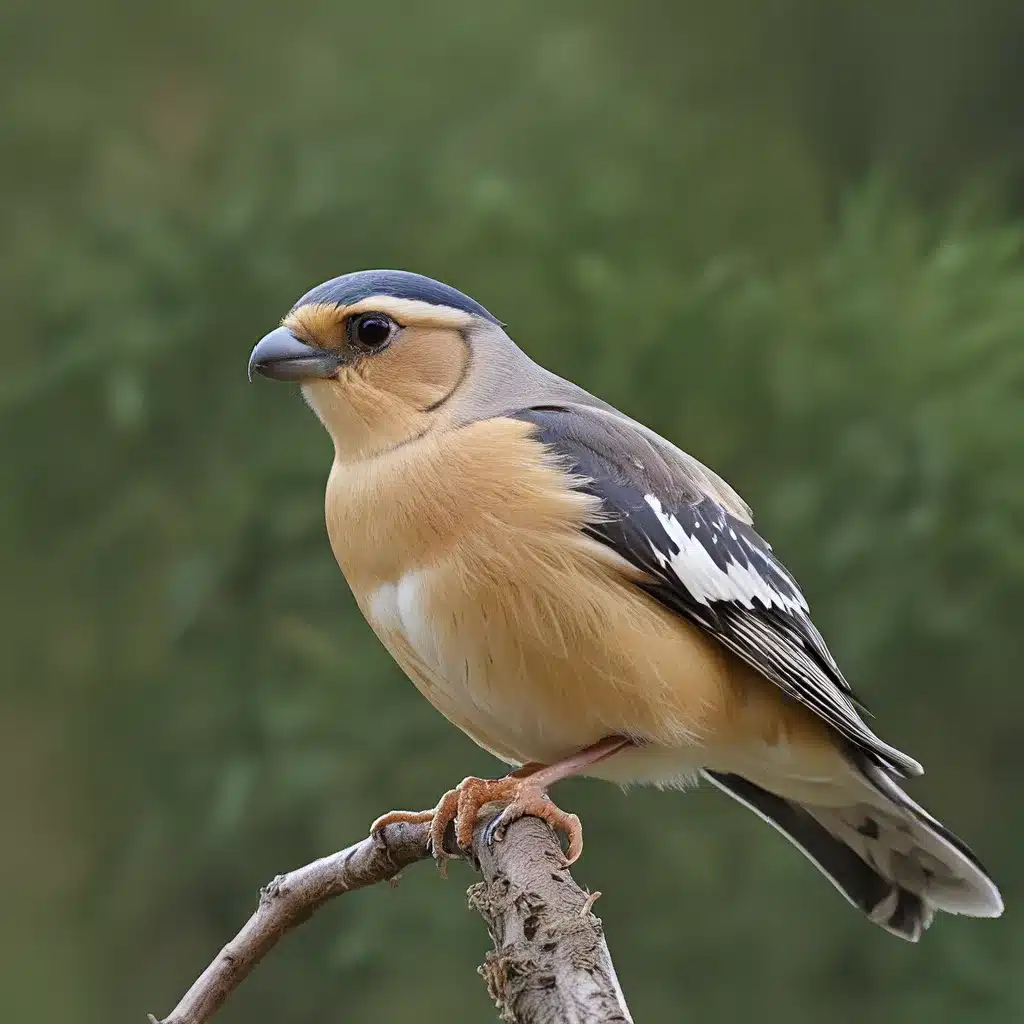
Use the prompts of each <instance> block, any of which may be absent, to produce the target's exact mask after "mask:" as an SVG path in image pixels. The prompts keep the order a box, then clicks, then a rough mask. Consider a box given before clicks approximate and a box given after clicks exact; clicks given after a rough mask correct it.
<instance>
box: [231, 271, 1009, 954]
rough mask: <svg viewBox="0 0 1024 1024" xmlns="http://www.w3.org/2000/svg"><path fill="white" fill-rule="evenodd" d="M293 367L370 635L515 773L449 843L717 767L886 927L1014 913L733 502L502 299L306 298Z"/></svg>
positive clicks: (283, 339)
mask: <svg viewBox="0 0 1024 1024" xmlns="http://www.w3.org/2000/svg"><path fill="white" fill-rule="evenodd" d="M254 371H255V372H256V373H259V374H262V375H263V376H265V377H271V378H274V379H276V380H286V381H297V382H299V383H300V384H301V387H302V391H303V393H304V395H305V398H306V400H307V402H308V403H309V405H310V406H311V407H312V408H313V410H314V412H315V413H316V414H317V416H318V417H319V418H320V420H321V422H322V423H323V425H324V427H325V428H326V429H327V431H328V433H329V434H330V436H331V438H332V440H333V442H334V451H335V454H334V464H333V466H332V468H331V473H330V478H329V480H328V483H327V495H326V518H327V528H328V533H329V536H330V541H331V546H332V548H333V550H334V555H335V557H336V559H337V561H338V564H339V566H340V567H341V570H342V572H343V573H344V574H345V578H346V579H347V580H348V583H349V585H350V586H351V588H352V592H353V593H354V595H355V598H356V601H357V602H358V604H359V607H360V609H361V611H362V612H363V614H364V615H365V617H366V619H367V621H368V622H369V624H370V625H371V627H372V628H373V630H374V632H375V633H376V634H377V636H378V637H379V638H380V640H381V641H382V642H383V644H384V646H385V647H386V648H387V649H388V651H390V653H391V655H392V656H393V657H394V659H395V660H396V661H397V662H398V664H399V665H400V666H401V667H402V669H403V670H404V671H405V672H406V674H407V675H408V676H409V678H410V679H411V680H412V681H413V683H415V685H416V687H417V688H418V689H419V690H420V692H421V693H422V694H423V695H424V696H425V697H426V698H427V699H428V700H429V701H430V702H431V703H432V704H433V705H434V707H436V708H437V709H438V710H439V711H440V712H441V713H442V714H443V715H444V716H445V717H446V718H448V720H449V721H451V722H452V723H454V724H455V725H457V726H458V727H459V728H460V729H462V730H463V731H464V732H465V733H466V734H467V735H469V736H470V737H471V738H472V739H473V740H475V741H476V743H478V744H479V745H480V746H481V747H483V748H485V749H486V750H488V751H490V752H491V753H492V754H494V755H496V756H497V757H499V758H500V759H501V760H503V761H505V762H507V763H508V764H510V765H514V766H516V768H517V770H515V771H513V772H512V773H511V774H509V775H507V776H506V777H504V778H502V779H495V780H484V779H477V778H468V779H465V780H464V781H463V782H462V783H461V784H460V785H459V786H457V787H456V788H455V789H454V790H452V791H450V792H449V793H447V794H445V796H444V797H442V799H441V801H440V803H439V804H438V805H437V807H436V808H434V809H433V810H430V811H424V812H407V811H393V812H391V813H390V814H388V815H385V816H384V817H383V818H381V819H378V821H377V822H376V823H375V827H381V826H383V825H384V824H386V823H388V822H390V821H396V820H406V821H410V820H412V821H431V822H432V825H431V833H432V837H433V839H434V849H435V850H438V851H439V850H440V849H441V843H440V837H441V836H443V833H444V830H445V827H446V826H447V825H448V824H450V823H451V822H452V821H453V820H455V824H456V833H457V836H458V840H459V842H460V843H461V844H462V845H463V846H468V845H469V843H470V842H471V839H472V832H473V827H474V824H475V821H476V817H477V812H478V810H479V809H480V807H481V806H482V805H483V804H484V803H488V802H491V801H498V800H500V801H503V802H505V803H506V804H507V806H506V808H505V810H504V811H503V812H502V814H501V815H500V816H499V817H498V818H497V819H496V823H495V826H494V828H493V835H494V836H495V837H496V838H500V837H501V836H502V834H503V832H504V829H505V828H507V826H508V824H509V823H510V822H511V821H513V820H515V819H516V818H517V817H520V816H522V815H524V814H534V815H538V816H539V817H542V818H544V819H545V820H547V821H548V822H549V823H550V824H551V825H552V826H555V827H558V828H560V829H563V830H564V831H565V832H566V833H567V834H568V837H569V847H568V858H567V859H568V861H569V862H571V861H572V860H574V859H575V858H576V857H577V856H579V853H580V851H581V849H582V833H581V828H580V822H579V819H578V818H577V817H576V816H575V815H571V814H566V813H565V812H564V811H562V810H560V809H559V808H558V807H556V806H555V804H554V803H553V802H552V801H551V800H550V798H549V797H548V796H547V792H546V791H547V788H548V787H549V786H550V785H551V784H552V783H554V782H556V781H558V780H559V779H564V778H566V777H568V776H571V775H586V776H591V777H596V778H600V779H606V780H610V781H612V782H616V783H620V784H625V783H653V784H655V785H658V786H676V785H679V786H681V785H685V784H687V783H689V782H691V781H693V780H697V779H699V778H703V779H705V780H707V781H708V782H710V783H712V784H713V785H715V786H717V787H718V788H719V789H721V790H722V791H723V792H725V793H727V794H729V796H731V797H733V798H734V799H736V800H738V801H739V802H740V803H742V804H744V805H746V806H747V807H749V808H750V809H751V810H752V811H754V813H755V814H758V815H759V816H760V817H762V818H763V819H764V820H765V821H767V822H769V824H771V825H773V826H775V828H777V829H778V830H779V831H780V832H782V833H783V834H784V835H785V836H786V837H787V838H788V839H789V840H790V841H791V842H793V843H794V844H795V845H796V846H797V847H798V848H799V849H801V850H802V851H803V852H804V853H805V854H806V855H807V856H808V857H809V858H810V859H811V860H812V861H813V862H814V863H815V864H816V865H817V867H818V868H819V869H820V870H821V871H822V872H823V873H824V874H825V875H826V876H827V877H828V878H829V880H830V881H831V882H832V883H833V885H835V886H836V888H837V889H839V891H840V892H841V893H843V895H844V896H845V897H846V898H847V899H848V900H849V901H850V902H851V903H852V904H854V906H856V907H859V908H860V909H861V910H862V911H863V912H864V913H865V914H866V915H867V916H868V917H869V918H870V919H871V920H872V921H874V922H875V923H876V924H878V925H881V926H882V927H883V928H885V929H886V930H888V931H890V932H892V933H893V934H894V935H898V936H900V937H902V938H904V939H910V940H912V941H914V940H917V939H918V938H919V937H920V935H921V933H922V931H923V930H924V929H925V928H927V927H928V925H929V923H930V922H931V920H932V917H933V916H934V913H935V911H936V910H937V909H938V910H945V911H948V912H950V913H954V914H968V915H972V916H976V917H996V916H998V915H999V914H1000V913H1001V912H1002V908H1003V904H1002V900H1001V898H1000V895H999V891H998V889H997V888H996V886H995V884H994V883H993V882H992V880H991V879H990V877H989V876H988V874H987V873H986V872H985V869H984V868H983V867H982V866H981V864H980V863H979V862H978V860H977V859H976V858H975V856H974V855H973V854H972V853H971V851H970V850H969V849H968V847H967V846H966V845H965V844H964V843H963V842H961V840H959V839H958V838H957V837H956V836H955V835H953V833H952V832H950V831H949V830H948V829H947V828H946V827H945V826H943V825H942V824H940V823H939V822H938V821H937V820H936V819H935V818H933V817H932V816H931V815H930V814H928V812H927V811H925V810H924V809H923V808H921V807H920V806H918V804H916V803H915V802H914V801H913V800H912V799H911V798H910V797H909V796H907V794H906V793H904V791H903V790H902V789H901V788H900V785H899V782H898V780H899V779H901V778H906V777H908V776H914V775H919V774H921V771H922V768H921V766H920V765H919V764H918V763H917V761H915V760H914V759H913V758H911V757H908V756H907V755H906V754H904V753H902V752H901V751H899V750H897V749H896V748H895V747H892V746H890V745H889V744H888V743H886V742H884V741H883V740H882V739H880V738H879V737H878V736H876V735H875V733H874V732H872V730H871V729H870V728H869V727H868V726H867V725H866V724H865V722H864V719H863V718H862V716H861V713H860V708H859V705H858V703H857V699H856V697H855V696H854V694H853V692H852V691H851V688H850V686H849V684H848V683H847V682H846V680H845V679H844V678H843V675H842V673H841V672H840V670H839V667H838V666H837V664H836V662H835V660H834V659H833V657H832V655H831V654H830V653H829V651H828V648H827V647H826V646H825V642H824V640H823V639H822V637H821V635H820V634H819V633H818V631H817V629H816V628H815V627H814V625H813V624H812V622H811V619H810V617H809V614H808V608H807V602H806V600H805V599H804V595H803V594H802V593H801V591H800V588H799V587H798V586H797V584H796V582H795V580H794V579H793V577H792V576H791V575H790V573H789V572H788V571H787V570H786V568H785V567H784V566H783V565H782V563H781V562H780V561H779V560H778V559H777V558H776V556H775V555H774V554H773V552H772V549H771V547H770V545H769V544H767V543H766V542H765V541H764V540H762V539H761V537H760V536H759V535H758V534H757V533H756V532H755V531H754V529H753V527H752V525H751V516H750V510H749V508H748V507H747V505H746V504H744V502H743V501H742V500H741V499H740V497H739V496H738V495H737V494H736V492H735V491H734V490H733V489H732V488H731V487H730V486H729V485H728V484H727V483H725V482H724V481H723V480H722V479H721V478H720V477H718V476H716V475H715V474H714V473H713V472H712V471H711V470H709V469H707V468H705V467H704V466H703V465H701V463H699V462H698V461H697V460H696V459H694V458H692V457H691V456H689V455H687V454H686V453H684V452H682V451H680V450H679V449H678V448H677V447H675V446H674V445H673V444H671V443H670V442H668V441H666V440H665V439H664V438H662V437H660V436H659V435H657V434H656V433H654V432H653V431H652V430H649V429H648V428H647V427H645V426H643V425H642V424H640V423H638V422H636V421H635V420H632V419H630V418H629V417H628V416H625V415H623V414H622V413H620V412H619V411H618V410H616V409H614V408H612V407H611V406H610V405H607V404H606V403H604V402H602V401H601V400H600V399H597V398H595V397H593V396H592V395H590V394H588V393H587V392H586V391H584V390H583V389H582V388H579V387H577V386H576V385H574V384H571V383H569V382H568V381H565V380H563V379H561V378H559V377H557V376H555V375H554V374H553V373H550V372H549V371H548V370H545V369H543V368H542V367H541V366H539V365H537V364H536V363H535V362H533V361H532V360H531V359H530V358H529V357H528V356H527V355H526V354H525V353H524V352H522V351H521V350H520V349H519V348H518V347H517V346H516V345H515V343H514V342H513V341H512V340H511V338H510V337H509V336H508V335H507V334H506V333H505V331H504V329H503V327H502V324H501V323H500V322H499V321H498V320H497V319H496V318H495V317H494V316H492V315H491V314H490V313H489V312H488V311H487V310H486V309H484V307H483V306H481V305H480V304H479V303H477V302H475V301H474V300H473V299H471V298H469V297H468V296H466V295H463V294H462V293H461V292H459V291H456V290H455V289H454V288H451V287H449V286H447V285H444V284H441V283H439V282H437V281H433V280H430V279H429V278H426V277H421V276H419V275H418V274H412V273H408V272H404V271H395V270H369V271H364V272H360V273H354V274H346V275H345V276H343V277H338V278H335V279H333V280H331V281H327V282H325V283H324V284H321V285H318V286H317V287H316V288H314V289H312V291H310V292H307V293H306V294H305V295H304V296H302V298H301V299H299V301H298V302H297V303H296V304H295V305H294V306H293V307H292V309H291V311H290V312H289V313H288V315H287V316H286V317H285V318H284V321H283V324H282V326H280V327H278V328H277V329H276V330H274V331H272V332H271V333H270V334H268V335H267V336H266V337H265V338H263V339H262V341H260V342H259V343H258V344H257V345H256V347H255V348H254V349H253V351H252V355H251V357H250V360H249V375H250V377H251V376H252V374H253V372H254Z"/></svg>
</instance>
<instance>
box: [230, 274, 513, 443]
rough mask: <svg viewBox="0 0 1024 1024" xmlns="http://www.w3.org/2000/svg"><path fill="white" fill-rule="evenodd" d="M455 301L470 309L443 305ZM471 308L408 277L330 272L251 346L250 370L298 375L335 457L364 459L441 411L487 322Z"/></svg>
mask: <svg viewBox="0 0 1024 1024" xmlns="http://www.w3.org/2000/svg"><path fill="white" fill-rule="evenodd" d="M402 291H404V292H405V294H401V292H402ZM388 292H399V293H400V294H388ZM449 293H450V294H449ZM456 297H457V298H456ZM432 299H433V300H438V301H431V300H432ZM460 299H461V300H464V301H463V302H462V305H463V306H466V305H467V304H468V305H469V307H470V308H459V306H457V305H449V304H445V303H446V302H451V303H454V302H456V301H458V300H460ZM475 306H476V304H475V303H473V301H472V300H471V299H468V298H467V297H465V296H462V295H461V293H458V292H455V290H454V289H448V288H447V286H444V285H439V284H437V282H434V281H430V280H429V279H428V278H420V277H419V276H418V275H414V274H403V273H402V272H398V271H364V272H362V273H360V274H350V275H347V276H346V277H344V278H336V279H335V280H334V281H329V282H327V283H326V284H324V285H320V286H318V287H317V288H314V289H313V290H312V291H311V292H309V293H308V294H307V295H305V296H303V298H302V299H300V300H299V302H298V303H296V305H295V306H294V307H293V309H292V310H291V312H290V313H289V314H288V315H287V316H286V317H285V319H284V322H283V323H282V325H281V326H280V327H278V328H277V329H276V330H274V331H271V333H270V334H268V335H267V336H266V337H265V338H263V339H262V340H261V341H260V342H259V344H257V345H256V347H255V348H254V349H253V351H252V355H251V356H250V359H249V375H250V377H251V376H252V374H253V372H254V371H255V372H256V373H259V374H261V375H262V376H264V377H270V378H272V379H274V380H285V381H295V382H298V383H299V384H300V385H301V387H302V391H303V393H304V395H305V397H306V400H307V402H308V403H309V404H310V406H311V407H312V408H313V410H314V411H315V412H316V414H317V415H318V416H319V417H320V420H321V421H322V422H323V424H324V426H325V427H326V428H327V430H328V432H329V433H330V434H331V437H332V438H333V440H334V444H335V449H336V453H337V456H338V458H339V459H342V460H345V461H348V460H355V459H360V458H366V457H368V456H370V455H373V454H376V453H379V452H381V451H385V450H387V449H389V448H392V447H395V446H396V445H399V444H402V443H403V442H404V441H407V440H409V439H410V438H413V437H416V436H418V435H420V434H422V433H424V432H425V431H427V430H428V429H430V427H431V426H432V425H433V424H434V423H435V422H436V421H437V420H438V419H439V418H440V417H443V415H444V411H445V406H446V404H447V403H448V401H449V400H450V399H451V398H452V397H453V395H454V394H455V393H456V392H457V391H458V389H459V386H460V384H461V383H462V382H463V380H464V379H465V377H466V372H467V368H468V366H469V359H470V344H471V337H472V333H473V331H474V329H475V328H478V327H480V326H482V325H486V324H487V323H488V322H490V323H494V321H493V318H491V317H490V314H488V313H487V312H486V310H483V309H482V307H478V308H479V310H480V312H477V311H476V309H474V308H472V307H475ZM481 314H483V316H481Z"/></svg>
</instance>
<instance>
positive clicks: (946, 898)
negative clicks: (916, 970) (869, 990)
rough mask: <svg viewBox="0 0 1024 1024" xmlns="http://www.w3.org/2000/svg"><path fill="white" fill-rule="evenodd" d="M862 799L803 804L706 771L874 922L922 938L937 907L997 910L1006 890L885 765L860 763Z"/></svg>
mask: <svg viewBox="0 0 1024 1024" xmlns="http://www.w3.org/2000/svg"><path fill="white" fill-rule="evenodd" d="M858 767H859V770H860V772H861V773H862V776H863V779H864V782H865V783H866V785H865V787H864V796H863V799H862V800H861V801H860V802H854V803H850V804H849V805H844V806H829V807H819V806H810V805H805V804H799V803H796V802H794V801H791V800H787V799H785V798H783V797H780V796H776V795H775V794H774V793H770V792H768V790H766V789H762V788H761V787H760V786H757V785H755V784H754V783H752V782H749V781H748V780H746V779H744V778H742V777H741V776H739V775H730V774H725V773H720V772H712V771H707V770H705V771H704V772H703V775H704V777H705V778H706V779H707V780H708V781H709V782H711V783H713V784H714V785H715V786H717V787H718V788H719V789H721V790H724V791H725V792H726V793H728V794H729V795H730V796H731V797H733V798H734V799H735V800H738V801H739V802H740V803H742V804H744V805H745V806H747V807H749V808H750V809H751V810H752V811H753V812H754V813H755V814H757V815H758V816H759V817H761V818H763V819H764V820H765V821H767V822H768V823H769V824H771V825H773V826H774V827H775V828H777V829H778V830H779V831H780V832H781V833H782V834H783V835H784V836H785V837H786V838H787V839H788V840H789V841H790V842H791V843H793V844H794V845H795V846H797V847H798V848H799V849H801V850H802V851H803V852H804V853H805V854H806V856H807V857H808V858H809V859H810V860H811V861H813V862H814V864H815V865H816V866H817V867H818V869H819V870H820V871H821V872H822V873H823V874H824V875H825V876H826V877H827V878H828V879H829V881H830V882H832V884H833V885H834V886H835V887H836V888H837V889H838V890H839V891H840V892H841V893H842V894H843V895H844V896H845V897H846V898H847V899H848V900H849V901H850V902H851V903H852V904H853V905H854V906H855V907H858V908H859V909H860V910H862V911H863V912H864V913H865V914H866V915H867V916H868V917H869V918H870V919H871V920H872V921H873V922H874V923H875V924H878V925H881V927H883V928H884V929H885V930H886V931H889V932H892V934H893V935H898V936H899V937H900V938H901V939H907V940H909V941H910V942H916V941H917V940H918V939H919V938H920V937H921V933H922V932H923V931H924V930H925V929H926V928H927V927H928V925H929V924H931V921H932V918H933V917H934V916H935V911H936V910H944V911H946V912H948V913H951V914H967V915H969V916H971V917H998V916H999V915H1000V914H1001V913H1002V912H1003V901H1002V898H1001V896H1000V895H999V890H998V889H997V888H996V886H995V883H994V882H993V881H992V879H991V878H990V877H989V875H988V873H987V872H986V871H985V869H984V868H983V867H982V866H981V864H980V863H979V862H978V859H977V858H976V857H975V856H974V854H973V853H971V851H970V850H969V849H968V847H967V845H966V844H965V843H963V842H962V841H961V840H960V839H958V838H957V837H956V836H955V835H953V833H952V832H950V831H949V829H947V828H946V827H945V826H944V825H942V824H941V823H940V822H938V821H937V820H936V819H935V818H933V817H932V816H931V815H930V814H929V813H928V812H927V811H926V810H924V808H922V807H920V806H919V805H918V804H916V803H914V801H913V800H911V799H910V797H909V796H907V794H906V793H904V792H903V790H902V789H900V787H899V786H898V785H896V783H895V782H893V781H892V779H891V778H890V777H889V776H888V775H887V774H886V773H885V772H884V771H882V770H881V769H880V768H877V767H876V766H874V765H872V764H864V765H860V766H858Z"/></svg>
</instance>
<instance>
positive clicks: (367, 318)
mask: <svg viewBox="0 0 1024 1024" xmlns="http://www.w3.org/2000/svg"><path fill="white" fill-rule="evenodd" d="M394 327H395V325H394V322H393V321H392V320H390V319H389V318H388V317H386V316H385V315H384V314H383V313H363V315H362V316H357V317H356V318H355V320H353V321H352V325H351V328H350V330H351V332H352V336H353V337H354V338H355V339H356V340H357V341H358V342H359V343H360V344H361V345H365V346H366V347H367V348H380V347H381V345H383V344H384V342H386V341H387V340H388V338H390V337H391V332H392V330H394Z"/></svg>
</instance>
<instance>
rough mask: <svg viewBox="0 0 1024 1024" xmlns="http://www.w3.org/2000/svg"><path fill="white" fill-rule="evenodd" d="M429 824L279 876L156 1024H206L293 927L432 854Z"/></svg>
mask: <svg viewBox="0 0 1024 1024" xmlns="http://www.w3.org/2000/svg"><path fill="white" fill-rule="evenodd" d="M428 829H429V825H404V824H399V825H389V826H388V827H387V828H385V829H383V830H382V831H381V832H379V833H378V834H377V835H373V836H369V837H368V838H366V839H364V840H363V841H362V842H360V843H356V844H355V845H354V846H349V847H348V848H347V849H345V850H340V851H339V852H338V853H334V854H331V855H330V856H329V857H321V858H320V860H315V861H313V863H312V864H307V865H306V866H305V867H301V868H298V869H296V870H295V871H290V872H288V874H286V875H278V876H277V878H275V879H274V880H273V881H272V882H270V884H269V885H267V886H265V887H264V888H263V889H261V890H260V902H259V906H258V907H257V908H256V910H255V912H254V913H253V915H252V917H250V918H249V920H248V921H246V923H245V925H244V927H243V928H242V930H241V931H240V932H239V933H238V934H237V935H236V936H235V937H234V938H233V939H232V940H231V941H230V942H229V943H228V944H227V945H226V946H225V947H224V948H223V949H222V950H221V951H220V953H219V954H218V955H217V958H216V959H215V960H214V961H213V963H211V964H210V966H209V967H207V968H206V970H205V971H203V973H202V974H201V975H199V977H198V978H197V979H196V981H195V983H194V984H193V985H192V987H191V988H190V989H189V990H188V991H187V992H186V993H185V995H184V996H183V997H182V1000H181V1002H179V1003H178V1005H177V1006H176V1007H175V1008H174V1009H173V1010H172V1011H171V1014H170V1016H169V1017H165V1018H164V1019H163V1020H162V1021H157V1019H156V1018H155V1017H154V1016H153V1015H152V1014H150V1017H149V1019H150V1021H151V1022H155V1024H206V1021H208V1020H210V1018H211V1017H213V1015H214V1014H215V1013H216V1012H217V1010H218V1009H220V1006H221V1004H222V1003H223V1002H224V1000H225V999H227V997H228V996H229V995H231V993H232V992H234V990H235V989H236V988H238V986H239V985H241V983H242V982H243V981H244V980H245V979H246V978H247V977H248V976H249V973H250V972H251V971H252V969H253V968H254V967H255V966H256V964H258V963H259V962H260V960H261V959H263V957H264V955H265V954H266V953H268V952H269V951H270V950H271V949H273V948H274V946H276V945H277V943H278V942H279V941H280V940H281V939H282V938H284V936H285V935H287V934H288V932H290V931H291V930H292V929H293V928H295V927H296V926H297V925H300V924H302V922H303V921H305V920H307V919H308V918H309V917H311V916H312V915H313V913H314V912H315V911H316V910H319V908H320V907H322V906H323V905H324V904H325V903H326V902H327V901H328V900H330V899H333V898H334V897H335V896H340V895H341V894H342V893H346V892H352V891H353V890H355V889H363V888H365V887H366V886H368V885H374V884H375V883H377V882H385V881H389V880H390V879H392V878H394V877H395V876H396V875H397V874H398V873H399V872H400V871H401V870H402V869H403V868H406V867H408V866H409V865H410V864H415V863H416V861H419V860H425V859H426V858H428V857H429V856H430V854H429V852H428V850H427V831H428Z"/></svg>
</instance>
